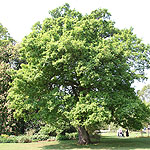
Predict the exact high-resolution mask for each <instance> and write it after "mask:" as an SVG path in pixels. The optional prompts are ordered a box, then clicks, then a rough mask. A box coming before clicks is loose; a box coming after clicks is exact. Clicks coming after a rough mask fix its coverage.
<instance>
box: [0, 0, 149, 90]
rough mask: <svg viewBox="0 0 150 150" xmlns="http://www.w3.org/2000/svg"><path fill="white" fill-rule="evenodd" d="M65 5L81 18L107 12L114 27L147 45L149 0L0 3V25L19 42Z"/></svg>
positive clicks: (0, 0)
mask: <svg viewBox="0 0 150 150" xmlns="http://www.w3.org/2000/svg"><path fill="white" fill-rule="evenodd" d="M65 3H69V4H70V6H71V8H72V9H73V8H75V9H76V10H77V11H80V12H81V13H83V14H86V13H90V12H91V11H92V10H95V9H98V8H107V9H108V11H109V12H110V13H111V14H112V18H111V19H112V20H113V21H115V22H116V27H118V28H120V29H122V28H130V27H133V28H134V33H135V34H137V36H138V37H139V38H142V39H143V42H144V43H146V44H147V43H150V8H149V7H150V0H0V22H1V23H2V24H3V26H5V27H6V28H7V29H8V31H9V33H10V34H11V36H12V37H13V38H14V39H15V40H17V41H21V40H22V38H23V37H24V36H26V35H28V34H29V33H30V31H31V27H32V25H33V24H34V23H36V22H37V21H41V22H42V21H43V20H44V19H45V18H46V17H48V16H49V14H48V11H49V10H52V9H55V8H56V7H58V6H61V5H63V4H65ZM142 86H143V84H140V86H138V87H139V88H141V87H142Z"/></svg>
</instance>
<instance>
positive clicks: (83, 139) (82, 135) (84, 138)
mask: <svg viewBox="0 0 150 150" xmlns="http://www.w3.org/2000/svg"><path fill="white" fill-rule="evenodd" d="M78 134H79V141H78V143H79V144H81V145H85V144H90V143H91V140H90V136H89V134H88V132H87V131H86V129H85V127H82V126H78Z"/></svg>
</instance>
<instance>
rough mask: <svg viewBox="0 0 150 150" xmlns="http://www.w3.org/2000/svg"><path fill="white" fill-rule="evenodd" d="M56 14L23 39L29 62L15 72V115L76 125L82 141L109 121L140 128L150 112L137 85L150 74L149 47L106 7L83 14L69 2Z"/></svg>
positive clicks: (23, 51) (23, 52)
mask: <svg viewBox="0 0 150 150" xmlns="http://www.w3.org/2000/svg"><path fill="white" fill-rule="evenodd" d="M50 14H51V17H50V18H46V19H45V20H44V22H43V24H40V23H39V22H37V23H36V24H35V25H34V26H33V28H32V32H31V33H30V34H29V35H28V36H27V37H25V38H24V40H23V42H22V49H20V55H21V56H22V58H24V59H25V60H26V61H27V64H22V65H21V69H19V70H18V71H15V73H12V77H13V79H14V80H13V82H12V84H11V86H12V87H11V89H10V90H9V97H8V98H9V99H10V100H11V107H12V109H14V110H15V115H16V116H23V117H24V118H26V119H28V117H35V118H39V119H42V120H43V121H45V122H47V123H49V124H51V125H53V126H55V127H57V128H60V127H61V126H62V125H65V124H68V125H69V124H71V125H73V126H74V127H75V128H76V129H77V131H78V133H79V143H80V144H88V143H90V142H91V140H90V137H89V133H90V131H91V129H92V130H95V129H96V128H97V127H100V126H101V124H103V122H106V123H109V122H114V123H115V124H117V125H120V126H122V127H128V128H135V129H140V128H141V127H142V121H147V119H148V118H149V116H150V115H149V114H150V111H149V109H148V107H147V106H146V105H145V104H144V103H142V101H141V100H140V99H139V98H138V97H137V96H136V94H135V92H134V89H133V88H131V84H132V83H133V82H134V80H135V79H139V80H140V79H142V78H144V75H143V72H144V69H145V68H147V67H149V60H150V59H149V54H148V53H149V46H147V45H145V44H143V43H142V42H141V40H140V39H138V38H137V37H136V35H134V34H133V32H132V29H124V30H119V29H117V28H115V26H114V22H112V21H111V20H110V16H111V15H110V13H108V11H107V10H106V9H98V10H95V11H93V12H92V13H91V14H89V15H85V16H83V15H82V14H81V13H79V12H77V11H75V10H71V9H70V7H69V5H68V4H66V5H64V6H62V7H59V8H56V9H55V10H53V11H50ZM26 112H30V116H29V115H28V116H27V115H26Z"/></svg>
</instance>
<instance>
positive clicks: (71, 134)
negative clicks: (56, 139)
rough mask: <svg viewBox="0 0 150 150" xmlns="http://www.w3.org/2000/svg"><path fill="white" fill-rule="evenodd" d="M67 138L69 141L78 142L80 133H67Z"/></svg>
mask: <svg viewBox="0 0 150 150" xmlns="http://www.w3.org/2000/svg"><path fill="white" fill-rule="evenodd" d="M65 136H66V137H67V138H68V139H69V140H76V139H77V138H78V133H77V132H73V133H66V134H65Z"/></svg>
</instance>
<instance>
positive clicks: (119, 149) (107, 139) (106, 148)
mask: <svg viewBox="0 0 150 150" xmlns="http://www.w3.org/2000/svg"><path fill="white" fill-rule="evenodd" d="M130 135H131V136H130V137H128V138H127V137H117V136H116V133H105V134H103V136H102V138H101V141H100V143H98V144H93V145H85V146H81V145H78V144H77V141H75V140H74V141H72V140H70V141H67V140H66V141H61V142H58V141H51V142H46V141H45V142H33V143H23V144H22V143H6V144H3V143H1V144H0V150H65V149H66V150H69V149H72V150H91V149H96V150H134V149H136V150H150V138H149V137H146V136H147V135H146V134H145V137H139V136H140V133H132V134H130Z"/></svg>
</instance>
